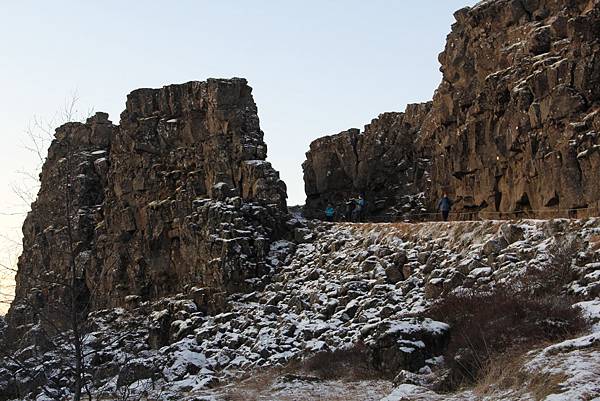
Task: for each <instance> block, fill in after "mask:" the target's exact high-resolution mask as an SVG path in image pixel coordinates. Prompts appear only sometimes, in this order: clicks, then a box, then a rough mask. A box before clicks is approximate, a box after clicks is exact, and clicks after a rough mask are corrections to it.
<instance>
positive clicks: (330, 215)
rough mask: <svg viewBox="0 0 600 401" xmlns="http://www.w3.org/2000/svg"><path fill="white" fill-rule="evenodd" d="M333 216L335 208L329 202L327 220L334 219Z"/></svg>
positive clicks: (326, 211) (326, 213)
mask: <svg viewBox="0 0 600 401" xmlns="http://www.w3.org/2000/svg"><path fill="white" fill-rule="evenodd" d="M333 216H335V209H334V208H333V205H332V204H331V203H328V204H327V207H326V208H325V220H327V221H333Z"/></svg>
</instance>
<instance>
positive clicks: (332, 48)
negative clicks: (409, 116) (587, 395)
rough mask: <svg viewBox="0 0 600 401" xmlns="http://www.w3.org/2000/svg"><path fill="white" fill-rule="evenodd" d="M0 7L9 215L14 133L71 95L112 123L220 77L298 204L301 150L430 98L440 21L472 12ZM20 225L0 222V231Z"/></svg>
mask: <svg viewBox="0 0 600 401" xmlns="http://www.w3.org/2000/svg"><path fill="white" fill-rule="evenodd" d="M0 3H1V4H0V37H1V38H2V40H1V41H0V151H1V152H2V157H1V158H0V168H1V169H2V172H3V173H2V175H1V176H0V179H1V180H2V181H1V184H2V185H3V187H4V188H5V191H4V193H3V194H2V196H0V204H1V206H2V209H3V210H9V211H12V210H22V209H23V208H22V207H21V208H20V209H19V201H18V199H17V198H16V197H15V196H14V195H13V194H12V193H11V191H10V190H9V189H8V188H9V183H10V182H14V181H15V180H20V178H19V175H18V174H16V171H17V170H19V169H25V170H28V169H29V170H31V168H32V166H34V165H35V158H34V157H33V155H31V154H30V153H28V152H27V151H26V150H25V149H24V148H23V147H22V145H21V143H22V142H23V141H24V140H25V138H24V129H25V128H26V127H27V124H28V122H29V121H30V120H31V119H32V117H33V116H34V115H38V116H42V117H45V118H49V117H50V116H52V114H53V113H54V112H55V111H56V110H58V109H60V108H61V106H62V104H63V103H64V101H65V99H66V98H69V97H70V96H71V94H72V93H73V91H77V93H78V94H79V97H80V102H79V108H80V110H82V111H85V110H88V109H89V108H92V107H93V108H94V109H95V110H97V111H106V112H108V113H109V114H110V117H111V120H112V121H114V122H116V123H118V120H119V113H120V112H121V111H122V110H123V108H124V103H125V96H126V94H127V93H129V92H130V91H131V90H133V89H135V88H139V87H160V86H162V85H165V84H170V83H181V82H186V81H190V80H204V79H206V78H208V77H223V78H229V77H233V76H238V77H245V78H247V79H248V82H249V84H250V85H251V86H252V87H253V88H254V92H253V93H254V98H255V101H256V103H257V105H258V110H259V117H260V120H261V127H262V129H263V130H264V132H265V139H266V142H267V144H268V146H269V154H268V159H269V160H270V161H271V162H272V163H273V165H274V166H275V168H277V169H278V170H279V171H280V172H281V176H282V178H283V179H284V180H285V181H286V183H287V185H288V194H289V203H290V204H297V203H302V202H303V201H304V186H303V182H302V170H301V166H300V165H301V163H302V162H303V161H304V153H305V152H306V150H307V149H308V145H309V143H310V142H311V141H312V140H313V139H315V138H318V137H319V136H323V135H328V134H335V133H337V132H339V131H342V130H344V129H347V128H349V127H359V128H362V126H363V125H364V124H367V123H369V122H370V120H371V119H372V118H374V117H376V116H377V115H378V114H379V113H381V112H385V111H401V110H403V109H404V107H405V105H406V104H407V103H412V102H421V101H427V100H429V99H431V97H432V94H433V91H434V89H435V88H436V87H437V85H438V84H439V82H440V78H441V76H440V73H439V65H438V61H437V55H438V53H439V52H440V51H441V50H442V49H443V46H444V41H445V37H446V35H447V34H448V32H449V31H450V25H451V24H452V23H453V22H454V19H453V17H452V13H453V12H454V11H455V10H457V9H459V8H461V7H463V6H465V5H473V4H474V3H475V1H474V0H444V1H440V0H421V1H400V0H396V1H393V0H387V1H386V0H374V1H364V0H346V1H341V0H337V1H325V0H321V1H313V0H304V1H293V2H292V1H276V0H270V1H267V0H255V1H242V0H237V1H233V0H232V1H225V0H224V1H210V2H209V1H170V2H166V1H163V2H159V1H136V2H134V1H128V2H125V1H114V0H108V1H96V2H92V1H85V2H84V1H74V0H73V1H67V0H62V1H61V0H58V1H57V0H54V1H10V0H0ZM21 219H22V218H21V217H12V218H6V217H0V232H2V233H7V234H5V235H12V234H8V233H9V231H10V229H11V228H13V229H14V228H15V227H18V226H19V225H20V223H21Z"/></svg>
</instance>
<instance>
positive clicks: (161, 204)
mask: <svg viewBox="0 0 600 401" xmlns="http://www.w3.org/2000/svg"><path fill="white" fill-rule="evenodd" d="M251 91H252V89H251V88H250V87H249V86H248V85H247V83H246V81H245V80H244V79H237V78H234V79H230V80H224V79H219V80H217V79H211V80H208V81H206V82H189V83H186V84H182V85H171V86H167V87H164V88H162V89H139V90H136V91H134V92H132V93H131V94H130V95H129V96H128V97H127V104H126V109H125V111H124V112H123V113H122V114H121V123H120V125H119V126H115V125H113V124H111V123H110V121H108V116H107V115H106V114H103V113H98V114H96V116H94V117H92V118H90V119H89V120H88V121H87V122H86V123H85V124H80V123H69V124H66V125H64V126H62V127H60V128H59V129H58V130H57V132H56V139H55V140H54V141H53V143H52V145H51V147H50V151H49V155H48V159H47V161H46V163H45V165H44V168H43V171H42V175H41V178H42V185H41V189H40V192H39V194H38V199H37V201H36V202H35V203H34V204H33V205H32V211H31V213H30V214H29V216H28V217H27V220H26V222H25V224H24V229H23V232H24V252H23V255H22V256H21V258H20V261H19V273H18V275H17V290H16V298H15V301H14V303H13V305H12V307H11V311H10V313H9V315H8V322H9V325H10V326H11V327H13V328H16V327H18V326H22V325H28V324H31V323H33V322H35V321H36V320H37V318H38V317H39V316H41V315H44V316H48V315H50V316H52V317H53V319H54V321H55V322H56V323H57V324H58V325H59V326H60V325H61V324H62V323H64V322H65V321H66V316H65V314H66V312H67V311H68V310H69V307H67V305H68V304H69V302H70V296H68V293H70V292H69V291H68V290H67V288H68V287H67V286H65V285H63V283H70V282H71V277H72V274H71V271H72V270H74V271H75V275H76V280H75V282H76V284H77V285H76V288H75V293H76V295H77V297H78V299H77V302H78V305H80V306H81V311H82V312H85V311H87V310H93V309H97V308H100V307H107V306H120V305H123V304H124V302H126V300H131V299H138V297H139V298H140V299H142V300H144V299H148V300H153V299H158V298H159V297H161V296H165V295H169V294H174V293H178V292H188V293H193V294H194V296H195V298H196V299H197V300H198V304H199V305H200V306H201V307H202V308H205V309H206V310H212V311H215V310H219V309H220V308H222V306H223V305H222V301H223V298H224V296H225V295H226V294H228V293H230V292H232V291H245V290H248V289H251V288H254V287H255V286H256V285H260V284H259V283H260V278H261V277H263V276H265V275H267V274H268V269H267V268H266V264H265V260H264V259H265V257H266V254H267V253H268V249H269V245H270V243H271V241H273V240H274V239H277V238H281V237H282V236H284V235H285V233H286V232H287V231H288V227H287V226H286V221H287V209H286V188H285V184H284V183H283V181H281V180H280V179H279V173H278V172H277V171H275V170H274V169H273V168H272V167H271V165H270V163H268V162H267V161H266V160H265V159H266V155H267V147H266V144H265V143H264V142H263V133H262V131H261V130H260V127H259V120H258V116H257V108H256V105H255V103H254V101H253V98H252V94H251ZM68 221H69V222H70V224H67V222H68ZM71 256H72V257H73V260H72V263H71ZM73 265H74V269H72V268H71V266H73ZM67 298H68V299H67Z"/></svg>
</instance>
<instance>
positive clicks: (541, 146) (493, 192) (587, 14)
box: [304, 0, 600, 218]
mask: <svg viewBox="0 0 600 401" xmlns="http://www.w3.org/2000/svg"><path fill="white" fill-rule="evenodd" d="M455 18H456V23H455V24H454V25H453V26H452V31H451V33H450V34H449V35H448V39H447V43H446V47H445V50H444V51H443V52H442V53H441V54H440V56H439V61H440V63H441V71H442V73H443V78H442V82H441V84H440V86H439V87H438V89H437V90H436V92H435V94H434V97H433V102H432V104H430V105H429V106H427V107H425V106H423V105H421V106H409V107H408V108H407V110H406V112H405V113H386V114H384V115H382V116H383V117H384V118H381V117H380V119H378V120H375V121H377V122H378V127H377V128H376V129H374V128H373V127H371V126H367V127H365V130H364V132H363V133H359V132H358V131H357V130H356V131H348V132H347V133H342V134H340V135H338V136H334V137H325V138H321V139H318V140H316V141H315V142H313V144H311V148H310V151H309V152H308V154H307V161H306V162H305V165H304V166H305V169H304V171H305V186H306V195H307V201H306V203H307V211H308V214H309V215H314V214H315V213H318V212H321V213H322V211H321V209H322V208H324V205H325V204H326V203H327V202H334V203H335V202H338V199H341V198H348V197H349V194H353V196H356V193H358V192H361V191H362V192H365V195H366V197H367V200H368V201H369V200H370V202H369V203H370V205H371V208H370V209H369V210H368V213H369V214H371V215H373V217H377V216H378V215H381V213H382V212H383V213H384V215H387V216H397V215H398V213H397V209H400V211H403V210H402V209H403V208H405V210H407V211H408V210H410V211H411V212H412V213H415V212H416V211H417V210H416V209H417V208H418V207H419V206H420V205H419V204H418V203H417V202H411V201H412V200H414V198H412V199H411V198H408V197H406V195H411V194H415V193H419V192H420V191H422V192H423V198H424V199H425V201H424V204H425V205H426V207H427V209H429V211H433V210H432V209H435V205H436V200H437V199H439V197H440V196H441V195H442V193H443V192H448V193H449V195H450V196H451V198H452V199H453V200H454V201H455V206H454V211H456V212H460V213H464V214H463V215H460V216H458V217H460V218H470V217H472V216H473V214H474V213H476V212H479V211H483V212H488V213H489V212H491V213H493V214H490V215H489V216H493V217H515V216H520V215H529V216H537V217H552V216H555V215H556V214H550V212H555V211H556V210H557V209H558V210H561V211H563V210H569V209H578V208H594V209H593V210H587V211H579V212H572V213H571V215H572V216H585V215H587V214H597V213H598V207H599V199H600V185H598V182H600V175H599V174H600V144H599V141H598V136H599V134H598V132H600V113H598V109H599V104H598V101H599V97H600V89H599V88H600V86H599V85H600V52H599V50H600V42H599V38H600V5H599V4H598V2H597V1H595V0H589V1H588V0H578V1H564V0H563V1H557V0H553V1H544V0H536V1H516V0H496V1H482V2H480V3H479V4H478V5H476V6H474V7H472V8H468V7H467V8H464V9H461V10H459V11H457V12H456V13H455ZM421 113H425V114H426V115H421ZM386 116H387V118H385V117H386ZM394 116H395V117H394ZM406 116H416V118H415V117H412V118H408V123H405V122H403V123H402V124H398V121H399V120H401V119H404V120H406V119H407V117H406ZM390 117H392V118H390ZM398 138H402V140H398ZM359 144H361V145H359ZM366 148H367V149H366ZM361 164H362V166H364V167H365V168H366V170H367V171H368V172H365V171H364V170H363V171H359V168H357V166H360V165H361ZM394 165H396V166H397V167H396V168H391V167H390V166H394ZM407 167H408V169H407ZM423 168H424V169H425V172H424V173H421V172H420V171H421V169H423ZM406 171H408V173H409V175H408V177H406V173H405V172H406ZM413 172H414V173H415V175H416V177H417V179H416V180H414V179H413V178H412V177H414V176H413ZM422 176H425V180H422V181H421V182H420V181H419V177H422ZM406 178H409V179H408V180H407V179H406ZM429 180H430V181H429ZM403 197H404V198H403ZM369 198H370V199H369ZM388 200H393V201H395V202H396V205H395V206H394V207H395V209H396V211H395V213H389V211H390V210H391V209H390V205H389V204H387V205H386V202H387V201H388ZM380 207H381V208H382V209H380ZM561 213H562V212H561ZM561 215H562V214H561Z"/></svg>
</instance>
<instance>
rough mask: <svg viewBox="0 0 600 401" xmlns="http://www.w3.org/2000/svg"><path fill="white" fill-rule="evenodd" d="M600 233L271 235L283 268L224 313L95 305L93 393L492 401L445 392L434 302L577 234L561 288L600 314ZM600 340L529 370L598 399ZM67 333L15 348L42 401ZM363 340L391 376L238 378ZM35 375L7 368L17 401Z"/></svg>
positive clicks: (488, 283)
mask: <svg viewBox="0 0 600 401" xmlns="http://www.w3.org/2000/svg"><path fill="white" fill-rule="evenodd" d="M599 239H600V220H599V219H588V220H580V221H576V220H573V221H567V220H554V221H547V222H543V221H519V222H514V223H512V224H511V223H502V222H497V221H496V222H494V221H488V222H468V223H422V224H414V225H413V224H395V225H392V224H378V225H373V224H355V225H352V224H346V225H336V224H319V225H317V226H315V227H313V229H312V236H307V237H306V238H305V240H304V241H302V242H301V243H294V242H289V241H278V242H274V243H272V244H271V246H270V250H269V253H268V257H267V258H266V260H267V263H268V265H269V267H270V269H271V270H272V272H273V276H272V279H271V281H270V283H269V284H267V285H266V286H265V288H264V290H262V291H255V292H251V293H237V294H232V295H229V296H228V297H227V299H226V301H227V305H228V308H227V310H226V311H225V313H222V314H217V315H212V316H211V315H209V314H207V313H205V312H204V311H202V308H201V306H202V303H199V302H198V300H197V299H194V298H193V297H190V295H189V294H185V293H180V294H177V295H176V296H174V297H169V298H164V299H162V300H160V301H156V302H142V303H130V304H128V305H127V306H126V308H117V309H108V310H101V311H97V312H94V313H92V314H91V315H90V319H89V321H88V324H87V326H86V327H87V328H86V333H87V334H86V337H85V344H86V351H87V355H88V357H87V359H86V360H87V363H88V372H89V374H90V377H92V378H93V382H92V391H93V392H96V393H102V394H104V396H105V399H111V398H110V397H114V398H113V399H123V398H118V397H117V395H118V394H122V393H123V392H128V394H130V395H131V396H132V397H133V396H134V395H135V394H138V393H145V394H147V395H148V396H149V397H150V399H155V398H156V399H161V400H169V399H186V400H188V399H189V400H198V399H210V400H225V399H254V398H252V397H253V396H251V394H259V395H261V398H260V399H268V400H275V399H279V400H284V399H294V394H296V395H298V394H301V395H302V397H304V398H306V397H307V395H308V394H315V396H314V398H307V399H323V398H322V397H324V395H327V394H331V396H332V398H331V399H356V400H365V399H375V400H378V399H380V398H381V397H384V396H385V395H386V394H388V393H390V392H391V386H392V383H391V379H392V378H394V376H397V377H396V379H395V381H394V383H395V385H396V386H398V387H397V389H395V390H393V392H391V394H390V396H389V397H388V398H386V400H401V399H404V398H401V395H403V394H404V396H406V397H408V396H409V395H410V396H411V397H414V398H408V399H423V400H435V399H456V400H476V399H481V398H479V396H478V395H477V394H475V393H470V392H461V393H455V394H454V395H447V394H445V395H438V393H436V392H435V391H434V390H432V389H435V388H437V387H438V386H439V383H440V381H443V377H444V365H445V363H446V362H447V361H446V362H445V361H444V358H440V356H441V355H442V354H444V348H445V346H446V344H447V341H448V336H449V335H451V330H452V328H451V327H450V328H449V326H448V325H447V324H445V323H443V322H436V321H434V320H432V319H430V318H429V316H428V311H427V310H428V309H427V308H428V306H429V305H430V304H431V303H432V302H435V301H436V299H438V298H439V296H440V295H441V294H444V293H449V292H455V293H460V292H464V291H468V290H469V289H477V290H481V291H485V290H487V289H491V288H493V287H494V286H496V285H499V284H500V283H506V282H515V283H518V282H519V281H520V280H521V279H522V277H523V275H524V274H525V273H526V272H527V271H528V269H537V270H540V271H542V272H543V271H545V269H548V268H549V267H548V260H549V257H550V256H551V255H550V252H551V249H552V246H553V244H562V243H565V241H569V240H572V241H574V242H573V243H574V244H577V245H576V246H577V249H576V250H575V252H574V253H572V254H571V255H572V257H571V259H569V261H568V263H569V264H570V265H571V266H572V267H573V269H574V271H575V272H576V275H575V276H573V278H572V281H566V282H564V285H563V286H562V287H563V290H564V291H565V292H568V293H571V294H573V295H578V296H579V297H580V298H579V299H580V303H579V304H578V306H577V307H580V308H583V309H584V310H586V311H588V313H589V314H590V315H589V318H590V319H592V320H593V321H599V320H600V303H598V300H597V297H598V294H599V291H600V287H599V284H598V279H597V277H598V273H599V272H600V259H599V253H598V249H599V247H600V240H599ZM557 295H558V294H557ZM594 298H595V299H596V300H594ZM581 301H583V302H581ZM449 329H450V331H449ZM598 329H600V327H595V328H593V330H598ZM599 334H600V333H599V332H597V331H594V332H592V333H589V332H585V333H582V337H581V338H580V339H578V340H574V341H570V342H569V341H567V342H565V343H561V344H559V345H554V346H552V347H550V348H548V349H547V350H544V349H539V350H532V351H533V352H532V353H531V355H529V356H528V360H530V362H529V363H528V364H527V365H524V366H523V367H522V369H524V370H527V369H529V370H530V371H531V372H533V373H532V374H536V373H535V372H540V371H542V370H544V369H555V370H557V369H561V370H560V371H561V372H563V373H564V376H561V377H562V379H561V380H562V381H561V383H562V384H561V386H562V387H561V386H558V387H557V388H559V389H560V388H562V390H560V391H559V390H557V391H559V392H564V391H565V390H568V391H569V392H568V393H565V395H564V396H565V397H566V398H560V399H579V398H577V397H583V396H586V394H588V395H589V394H594V391H599V389H598V388H597V383H598V380H597V379H598V370H597V367H598V366H600V359H599V358H598V355H599V353H598V352H597V347H598V344H600V336H599ZM61 341H63V340H60V339H58V340H56V341H55V343H56V344H59V345H58V347H57V348H53V349H50V350H47V351H45V352H44V353H43V357H41V356H40V355H39V354H38V352H39V348H35V347H28V348H25V349H22V350H20V351H19V352H18V353H16V354H15V356H16V357H17V358H19V360H21V361H23V364H24V366H29V365H33V366H38V365H41V366H40V368H39V369H40V370H41V371H43V372H49V373H47V374H46V376H45V380H47V383H48V385H47V391H46V392H47V394H46V395H45V396H44V395H42V396H40V397H39V398H37V399H38V400H45V399H47V398H44V397H50V396H49V395H48V394H53V395H52V397H56V398H59V397H60V396H66V395H67V394H68V393H69V390H68V388H67V386H68V383H69V371H68V370H66V368H65V366H67V365H68V364H67V363H66V362H65V359H66V360H67V361H68V358H69V356H68V353H67V354H65V353H64V352H63V353H61V352H60V349H61V347H68V344H63V343H62V342H61ZM60 344H63V345H60ZM356 344H364V347H365V352H364V356H365V358H366V359H367V360H368V363H369V365H370V366H371V367H372V369H373V370H374V371H376V372H381V376H382V377H387V379H386V380H372V381H369V380H366V381H364V380H363V381H361V380H359V381H352V380H351V382H350V383H347V382H345V383H344V382H340V381H335V380H333V381H332V380H322V379H318V378H315V377H314V376H302V375H300V376H298V375H296V376H289V375H285V374H283V373H279V374H277V373H274V375H275V376H274V377H269V378H268V379H265V382H263V383H262V384H260V383H259V387H258V389H257V388H256V387H255V386H256V384H254V385H251V384H250V383H249V382H248V381H242V382H239V383H237V384H234V385H228V383H230V382H231V381H232V380H234V381H235V380H236V378H238V377H240V376H243V375H244V374H245V373H246V374H247V373H248V372H254V371H255V370H256V372H257V374H259V373H258V372H259V371H258V369H260V372H263V373H264V372H268V370H267V368H268V367H272V366H278V365H279V366H280V365H282V364H283V365H285V364H287V363H288V362H290V361H292V360H295V359H297V358H304V357H306V356H307V355H310V354H313V353H315V352H318V351H323V350H339V349H352V347H353V346H356ZM569 361H570V362H569ZM574 362H577V364H575V363H574ZM567 364H570V365H571V366H570V368H569V369H567V368H564V366H566V365H567ZM560 366H563V368H560ZM15 372H16V373H15ZM26 372H27V370H26V369H24V368H22V367H20V366H18V365H15V363H14V362H10V363H6V361H5V362H4V364H3V365H2V368H1V369H0V389H2V391H1V392H0V394H3V395H4V396H5V399H6V398H7V399H11V396H10V393H9V392H8V391H7V389H10V388H12V389H17V388H18V389H19V390H20V391H22V393H21V396H23V394H25V393H27V392H28V391H33V392H32V394H38V393H40V392H41V389H40V387H39V386H40V381H39V378H38V379H37V380H34V379H32V378H31V377H30V376H28V375H27V374H26ZM16 383H18V386H17V385H16ZM436 383H437V384H436ZM11 385H12V386H13V387H11ZM260 386H262V387H260ZM594 386H596V387H594ZM524 389H525V390H526V387H524V388H521V389H513V390H514V391H515V393H512V394H513V395H514V397H513V396H510V395H509V396H506V394H507V391H509V390H506V389H504V390H503V389H500V390H498V391H499V392H497V393H495V395H494V396H493V397H490V398H489V399H496V400H501V399H523V400H529V399H532V398H531V397H532V396H531V394H529V395H527V394H525V393H523V394H522V393H517V391H521V392H522V391H524ZM511 391H512V390H511ZM111 394H112V395H111ZM517 394H520V395H519V396H518V397H517ZM595 394H596V395H597V394H598V393H595ZM350 395H352V397H355V398H349V397H350ZM13 397H16V395H14V393H13ZM32 397H33V396H32ZM235 397H238V398H235ZM335 397H342V398H335ZM344 397H346V398H344ZM419 397H420V398H419ZM444 397H446V398H444ZM503 397H504V398H503ZM569 397H571V398H569ZM255 398H257V399H258V396H256V397H255ZM296 399H297V398H296ZM553 399H559V398H553Z"/></svg>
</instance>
